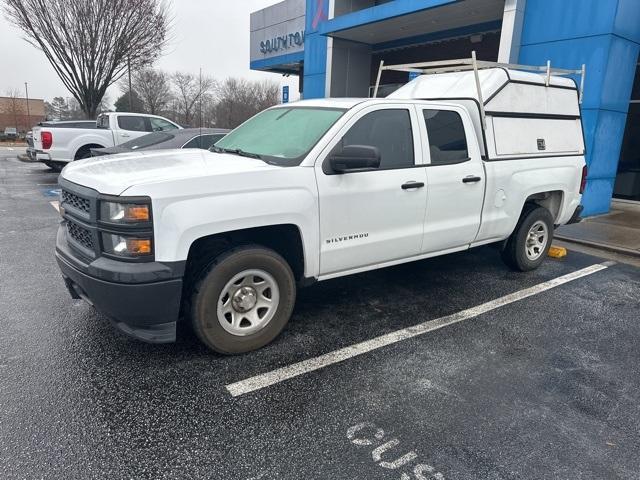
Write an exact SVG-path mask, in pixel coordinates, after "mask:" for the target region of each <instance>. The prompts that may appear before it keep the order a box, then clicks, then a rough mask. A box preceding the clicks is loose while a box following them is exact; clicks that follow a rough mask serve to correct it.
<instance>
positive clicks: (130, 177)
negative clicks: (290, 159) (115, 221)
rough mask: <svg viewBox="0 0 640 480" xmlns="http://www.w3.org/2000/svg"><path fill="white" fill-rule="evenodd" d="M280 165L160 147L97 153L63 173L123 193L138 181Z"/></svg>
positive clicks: (107, 191) (106, 190)
mask: <svg viewBox="0 0 640 480" xmlns="http://www.w3.org/2000/svg"><path fill="white" fill-rule="evenodd" d="M274 168H280V167H275V166H273V165H268V164H266V163H264V162H263V161H262V160H256V159H253V158H245V157H240V156H238V155H232V154H228V153H213V152H209V151H207V150H181V149H176V150H160V151H152V152H135V153H133V152H132V153H122V154H118V155H108V156H106V157H94V158H88V159H86V160H78V161H75V162H71V163H69V164H68V165H67V166H66V167H65V168H64V170H63V171H62V173H61V176H62V177H63V178H64V179H65V180H68V181H70V182H73V183H76V184H78V185H83V186H85V187H89V188H93V189H94V190H97V191H98V192H100V193H105V194H109V195H120V194H122V193H123V192H124V191H125V190H127V189H128V188H130V187H133V186H135V185H142V184H145V183H157V182H168V181H171V180H177V179H185V178H190V177H203V176H207V175H224V174H230V173H242V172H249V171H256V170H268V169H274Z"/></svg>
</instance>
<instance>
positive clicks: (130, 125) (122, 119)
mask: <svg viewBox="0 0 640 480" xmlns="http://www.w3.org/2000/svg"><path fill="white" fill-rule="evenodd" d="M118 127H119V128H120V129H121V130H128V131H130V132H150V131H151V125H150V124H149V118H148V117H139V116H133V115H131V116H129V115H120V116H118Z"/></svg>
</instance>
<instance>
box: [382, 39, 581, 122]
mask: <svg viewBox="0 0 640 480" xmlns="http://www.w3.org/2000/svg"><path fill="white" fill-rule="evenodd" d="M487 68H507V69H511V70H523V71H526V72H540V73H545V74H546V77H545V85H546V86H549V85H550V83H551V77H552V76H553V75H557V76H564V75H580V92H579V97H580V104H582V99H583V97H584V79H585V75H586V66H585V65H584V64H583V65H582V68H581V69H580V70H569V69H566V68H555V67H552V66H551V61H547V64H546V65H542V66H537V65H519V64H515V63H500V62H488V61H485V60H477V58H476V52H475V50H474V51H473V52H471V58H459V59H455V60H440V61H437V62H419V63H405V64H401V65H385V64H384V60H383V61H381V62H380V67H379V68H378V77H377V79H376V85H375V88H374V90H373V98H376V97H377V96H378V89H379V87H380V78H381V77H382V72H383V71H387V70H392V71H396V72H413V73H420V74H436V73H447V72H463V71H469V70H473V71H474V75H475V80H476V88H477V89H478V99H479V100H480V110H481V112H480V114H481V116H482V127H483V128H484V129H486V122H485V115H484V104H483V101H482V91H481V89H480V77H479V75H478V71H479V70H484V69H487Z"/></svg>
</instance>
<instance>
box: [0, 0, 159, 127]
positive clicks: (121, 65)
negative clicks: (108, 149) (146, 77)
mask: <svg viewBox="0 0 640 480" xmlns="http://www.w3.org/2000/svg"><path fill="white" fill-rule="evenodd" d="M167 1H168V0H5V2H4V11H5V14H6V16H7V18H8V19H9V21H10V22H12V23H13V24H14V25H16V26H17V27H18V28H20V29H21V30H22V31H23V32H24V35H25V39H26V40H27V42H29V43H31V44H32V45H34V46H35V47H37V48H40V49H41V50H42V51H43V52H44V54H45V56H46V57H47V59H48V60H49V62H50V63H51V65H52V66H53V68H54V70H55V71H56V73H57V74H58V76H59V77H60V79H61V80H62V82H63V83H64V85H65V86H66V87H67V89H68V90H69V91H70V92H71V94H72V95H73V96H74V98H75V99H76V100H77V101H78V103H79V104H80V107H81V108H82V111H83V112H84V114H85V115H86V117H87V118H94V117H95V116H96V113H97V110H98V108H99V106H100V102H101V101H102V98H103V96H104V94H105V92H106V90H107V88H108V87H109V86H110V85H111V84H113V83H114V82H115V81H117V80H118V79H119V78H120V77H121V76H122V75H123V74H124V73H125V72H126V70H127V67H128V64H130V65H131V68H132V69H134V70H138V69H141V68H144V67H145V66H147V65H150V64H151V63H152V62H153V61H154V60H155V59H156V58H158V56H159V55H160V54H161V52H162V49H163V47H164V46H165V44H166V42H167V32H168V29H169V23H170V20H169V13H168V9H169V6H168V3H167Z"/></svg>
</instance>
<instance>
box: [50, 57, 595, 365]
mask: <svg viewBox="0 0 640 480" xmlns="http://www.w3.org/2000/svg"><path fill="white" fill-rule="evenodd" d="M466 65H467V64H462V67H464V66H466ZM481 66H482V69H478V64H477V63H476V62H475V60H474V62H473V68H474V70H472V71H459V72H455V73H438V74H429V75H422V76H421V77H419V78H417V79H415V80H413V81H412V82H410V83H409V84H407V85H405V86H404V87H402V88H401V89H399V90H398V91H397V92H395V93H394V94H393V95H392V96H391V97H390V98H385V99H380V98H369V99H366V98H365V99H319V100H304V101H301V102H297V103H293V104H284V105H279V106H276V107H273V108H271V109H268V110H265V111H264V112H262V113H260V114H258V115H256V116H255V117H253V118H251V119H250V120H248V121H247V122H245V123H244V124H243V125H241V126H239V127H238V128H236V129H235V130H233V131H232V132H231V133H229V134H228V135H227V136H226V137H225V138H223V139H222V140H220V141H219V142H217V143H216V145H215V146H214V147H213V151H202V150H169V151H159V152H150V153H142V152H141V153H132V154H126V155H124V154H123V155H118V156H114V157H111V158H110V160H109V161H106V162H105V161H101V160H99V159H89V160H83V161H80V162H74V163H73V164H72V165H69V166H68V167H67V168H65V170H64V171H63V173H62V175H60V179H59V182H60V185H61V187H62V195H61V204H60V212H61V214H62V217H63V222H62V223H61V226H60V228H59V230H58V236H57V244H56V258H57V261H58V264H59V266H60V269H61V270H62V274H63V277H64V279H65V282H66V285H67V287H68V289H69V292H70V294H71V295H72V297H74V298H84V299H86V300H87V301H89V302H90V303H92V304H93V305H94V306H95V307H96V308H97V309H98V310H99V311H100V312H102V313H104V314H105V315H106V316H107V317H109V318H110V319H112V320H113V322H114V324H115V325H116V326H117V327H118V328H119V329H120V330H122V331H124V332H126V333H128V334H130V335H133V336H135V337H137V338H140V339H143V340H146V341H152V342H168V341H173V340H175V338H176V326H177V322H178V320H179V318H183V319H185V320H186V321H188V322H190V323H191V325H192V326H193V329H194V330H195V332H196V333H197V335H198V337H199V338H200V339H201V340H202V341H203V342H204V343H205V344H206V345H207V346H208V347H209V348H211V349H213V350H215V351H218V352H222V353H227V354H229V353H231V354H236V353H242V352H246V351H249V350H253V349H256V348H259V347H261V346H263V345H266V344H267V343H269V342H270V341H272V340H273V339H274V338H275V337H276V336H277V335H278V334H279V333H280V331H281V330H282V329H283V328H284V327H285V325H286V324H287V322H288V320H289V317H290V316H291V314H292V312H293V307H294V304H295V299H296V290H297V286H303V285H306V284H309V283H312V282H314V281H323V280H328V279H332V278H336V277H340V276H344V275H351V274H354V273H359V272H363V271H366V270H372V269H376V268H382V267H387V266H391V265H396V264H399V263H403V262H410V261H415V260H421V259H425V258H429V257H433V256H437V255H444V254H448V253H452V252H459V251H463V250H467V249H469V248H472V247H476V246H480V245H487V244H495V245H496V246H497V247H498V251H500V252H501V255H502V259H503V260H504V261H505V263H506V264H507V265H508V266H509V267H511V268H512V269H514V270H517V271H529V270H533V269H535V268H537V267H538V266H539V265H540V264H541V263H542V262H543V260H544V258H545V257H546V254H547V251H548V249H549V247H550V245H551V241H552V238H553V233H554V228H555V227H556V226H557V225H562V224H566V223H570V222H575V221H578V220H579V215H580V212H581V209H582V207H581V205H580V202H581V198H582V192H583V189H584V186H585V181H586V175H587V169H586V165H585V158H584V149H585V146H584V139H583V133H582V120H581V115H580V106H579V98H580V92H579V90H578V88H577V86H576V84H575V82H574V81H573V80H571V79H569V78H562V77H560V76H557V75H555V73H557V72H553V73H554V75H551V72H549V73H548V74H547V75H544V74H536V73H529V72H524V71H521V70H518V69H508V68H503V67H502V66H499V67H494V68H489V67H485V65H481ZM410 68H411V70H410V71H414V70H417V67H416V66H411V67H410ZM438 68H439V69H442V65H440V64H439V65H438ZM456 68H457V67H456ZM465 70H468V68H466V69H465ZM560 73H565V72H560ZM570 73H574V72H570ZM424 268H429V265H428V264H425V265H424ZM469 275H473V272H471V271H470V272H469ZM407 281H411V279H407ZM426 287H427V288H428V286H426ZM352 288H353V289H357V288H358V284H357V281H356V282H354V283H353V284H352ZM398 301H399V302H401V301H402V299H398Z"/></svg>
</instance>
